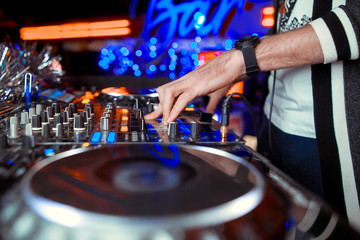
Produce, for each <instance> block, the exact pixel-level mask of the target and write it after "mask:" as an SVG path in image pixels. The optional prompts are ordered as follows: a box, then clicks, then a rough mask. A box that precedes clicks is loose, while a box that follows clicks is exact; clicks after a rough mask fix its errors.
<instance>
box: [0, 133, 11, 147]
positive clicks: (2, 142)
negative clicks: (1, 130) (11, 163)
mask: <svg viewBox="0 0 360 240" xmlns="http://www.w3.org/2000/svg"><path fill="white" fill-rule="evenodd" d="M8 147H9V144H8V141H7V136H6V135H4V134H1V135H0V150H5V149H7V148H8Z"/></svg>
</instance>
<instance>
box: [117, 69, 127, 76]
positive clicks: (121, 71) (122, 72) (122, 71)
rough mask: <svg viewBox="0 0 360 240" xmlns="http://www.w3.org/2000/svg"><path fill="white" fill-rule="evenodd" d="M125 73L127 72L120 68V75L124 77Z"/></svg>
mask: <svg viewBox="0 0 360 240" xmlns="http://www.w3.org/2000/svg"><path fill="white" fill-rule="evenodd" d="M125 72H126V71H125V69H123V68H119V70H118V73H119V74H120V75H123V74H124V73H125Z"/></svg>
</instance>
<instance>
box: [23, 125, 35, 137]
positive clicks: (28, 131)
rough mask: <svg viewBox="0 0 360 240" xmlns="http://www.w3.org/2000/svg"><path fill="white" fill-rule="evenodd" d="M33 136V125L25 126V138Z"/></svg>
mask: <svg viewBox="0 0 360 240" xmlns="http://www.w3.org/2000/svg"><path fill="white" fill-rule="evenodd" d="M32 135H33V132H32V124H31V123H27V124H25V136H32Z"/></svg>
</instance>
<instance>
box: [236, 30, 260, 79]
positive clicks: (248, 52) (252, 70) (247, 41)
mask: <svg viewBox="0 0 360 240" xmlns="http://www.w3.org/2000/svg"><path fill="white" fill-rule="evenodd" d="M259 43H260V39H259V37H258V36H248V37H243V38H240V39H238V40H237V41H236V42H235V49H238V50H241V51H242V53H243V56H244V61H245V67H246V75H247V76H248V77H249V78H253V77H256V76H257V75H258V74H259V73H260V69H259V66H258V64H257V61H256V56H255V47H256V46H257V45H258V44H259Z"/></svg>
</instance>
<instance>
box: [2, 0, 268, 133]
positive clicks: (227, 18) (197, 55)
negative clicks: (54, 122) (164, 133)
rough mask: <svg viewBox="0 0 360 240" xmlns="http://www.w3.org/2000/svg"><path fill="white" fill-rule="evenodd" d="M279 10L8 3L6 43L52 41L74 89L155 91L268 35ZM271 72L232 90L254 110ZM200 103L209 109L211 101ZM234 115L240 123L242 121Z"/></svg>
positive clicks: (211, 1)
mask: <svg viewBox="0 0 360 240" xmlns="http://www.w3.org/2000/svg"><path fill="white" fill-rule="evenodd" d="M273 14H274V8H272V0H193V1H183V0H107V1H93V2H89V1H82V0H81V1H79V0H76V1H74V0H72V1H70V0H63V1H58V2H50V1H44V0H36V1H25V2H15V1H2V3H1V4H0V42H5V43H6V44H15V43H21V44H27V45H31V44H32V45H34V46H35V47H36V48H38V49H41V48H42V47H43V46H44V45H49V46H51V47H52V51H53V54H55V55H60V56H61V59H62V60H61V61H60V63H61V65H62V68H63V70H64V71H65V73H66V74H65V76H64V77H63V79H64V81H68V82H69V84H68V85H71V86H72V87H73V88H82V89H91V88H97V89H103V88H105V87H116V86H125V87H130V88H138V89H139V88H155V87H157V86H159V85H161V84H164V83H166V82H169V81H173V80H176V79H178V78H180V77H181V76H184V75H185V74H186V73H188V72H189V71H192V70H193V69H195V68H197V67H199V66H201V65H202V64H204V63H205V62H206V61H207V60H209V59H211V58H213V57H216V56H217V55H219V54H221V53H222V52H224V51H227V50H229V49H231V48H233V45H234V43H235V41H236V39H238V38H240V37H243V36H247V35H258V36H260V37H262V36H264V35H266V34H267V33H268V32H269V30H270V29H271V27H272V26H273V25H274V18H273ZM265 77H266V76H264V75H260V76H259V77H258V78H257V79H255V80H252V81H246V82H245V83H239V84H238V85H237V86H236V87H235V89H234V90H233V91H238V92H240V93H243V94H244V95H246V96H247V97H248V99H249V101H250V102H251V103H252V105H253V107H254V109H255V111H257V110H258V109H259V108H260V105H261V101H262V100H261V99H262V95H263V92H264V84H263V83H264V79H265ZM201 101H205V103H203V104H202V105H203V106H202V107H204V105H206V98H205V99H203V100H201ZM238 102H239V103H237V104H234V107H233V111H234V112H236V111H238V112H239V114H238V115H243V114H244V112H246V110H244V108H245V109H246V108H247V107H244V106H243V103H242V102H241V101H238ZM215 117H216V116H215ZM233 119H234V121H240V123H236V124H237V125H238V126H242V123H241V121H244V118H241V119H236V118H233ZM245 119H246V117H245ZM250 125H251V124H250ZM248 129H250V130H248V131H252V130H251V129H252V127H250V128H248ZM239 131H243V130H239ZM239 133H240V132H239ZM243 134H244V133H243V132H241V135H243Z"/></svg>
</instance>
